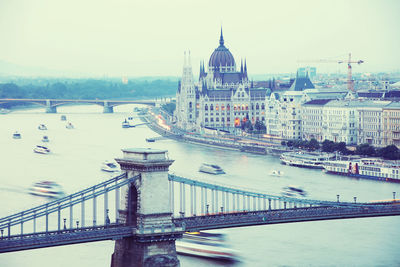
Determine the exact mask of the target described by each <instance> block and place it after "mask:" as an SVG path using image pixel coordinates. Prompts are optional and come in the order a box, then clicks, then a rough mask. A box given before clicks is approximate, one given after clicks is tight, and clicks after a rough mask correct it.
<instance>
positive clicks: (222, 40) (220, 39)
mask: <svg viewBox="0 0 400 267" xmlns="http://www.w3.org/2000/svg"><path fill="white" fill-rule="evenodd" d="M219 45H220V46H224V36H223V35H222V26H221V36H220V37H219Z"/></svg>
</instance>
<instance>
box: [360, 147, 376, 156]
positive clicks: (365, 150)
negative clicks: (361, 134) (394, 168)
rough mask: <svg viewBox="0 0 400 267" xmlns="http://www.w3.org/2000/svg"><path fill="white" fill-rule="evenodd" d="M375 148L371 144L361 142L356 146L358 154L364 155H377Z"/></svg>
mask: <svg viewBox="0 0 400 267" xmlns="http://www.w3.org/2000/svg"><path fill="white" fill-rule="evenodd" d="M375 153H376V151H375V148H374V147H373V146H371V145H370V144H361V145H358V146H357V148H356V154H357V155H363V156H370V157H371V156H375Z"/></svg>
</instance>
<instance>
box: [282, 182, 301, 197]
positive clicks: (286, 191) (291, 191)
mask: <svg viewBox="0 0 400 267" xmlns="http://www.w3.org/2000/svg"><path fill="white" fill-rule="evenodd" d="M281 193H282V196H284V197H305V196H307V192H306V191H305V190H304V189H303V188H301V187H300V186H297V185H288V186H285V187H284V188H282V191H281Z"/></svg>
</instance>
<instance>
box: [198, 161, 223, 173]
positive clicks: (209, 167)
mask: <svg viewBox="0 0 400 267" xmlns="http://www.w3.org/2000/svg"><path fill="white" fill-rule="evenodd" d="M199 172H205V173H209V174H224V173H225V172H224V170H222V168H221V167H220V166H218V165H215V164H207V163H203V164H202V165H201V166H200V168H199Z"/></svg>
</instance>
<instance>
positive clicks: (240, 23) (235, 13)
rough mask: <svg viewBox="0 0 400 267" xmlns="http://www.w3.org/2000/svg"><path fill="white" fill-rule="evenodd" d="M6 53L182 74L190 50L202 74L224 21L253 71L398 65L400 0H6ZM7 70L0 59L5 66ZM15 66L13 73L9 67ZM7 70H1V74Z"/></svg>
mask: <svg viewBox="0 0 400 267" xmlns="http://www.w3.org/2000/svg"><path fill="white" fill-rule="evenodd" d="M0 10H1V11H0V30H1V32H2V35H3V40H6V41H5V42H1V43H0V51H2V53H1V56H0V61H2V62H9V63H11V64H15V65H20V66H26V67H31V68H37V69H38V72H40V71H41V70H51V71H52V72H54V73H55V74H57V73H58V75H59V74H64V75H65V76H104V75H106V76H180V75H181V72H182V64H183V54H184V51H189V50H190V52H191V61H192V67H193V71H194V75H195V76H197V75H198V71H199V64H200V61H204V62H205V63H206V64H208V60H209V57H210V55H211V53H212V52H213V50H214V49H215V48H216V47H217V46H218V40H219V34H220V28H221V26H222V28H223V33H224V39H225V45H226V47H227V48H228V49H229V50H230V51H231V52H232V54H233V56H234V58H235V60H236V65H237V66H239V67H240V60H242V59H243V60H244V59H246V61H247V66H248V72H249V75H250V76H251V75H252V74H253V75H254V74H269V73H295V72H296V69H297V68H298V67H301V66H305V65H313V66H316V67H317V72H336V73H337V72H339V73H343V74H345V73H346V71H347V68H346V66H345V65H344V64H334V63H312V62H310V63H302V64H300V63H299V61H301V60H310V61H313V60H315V61H317V60H321V59H324V60H333V61H334V60H340V59H347V57H348V53H350V52H351V53H352V56H353V58H354V59H355V60H358V59H361V60H364V61H365V63H364V64H361V65H357V66H354V68H353V71H354V72H390V71H399V69H400V67H399V64H398V62H399V61H400V56H399V55H398V54H397V53H396V52H397V51H396V49H397V48H398V47H399V46H400V36H399V34H398V30H397V27H398V26H399V25H400V18H399V17H398V16H397V13H396V12H397V11H398V10H400V3H399V2H397V1H391V0H385V1H334V2H333V1H310V0H307V1H301V2H297V1H282V2H280V3H274V2H269V1H267V2H265V1H250V2H246V4H244V3H242V2H238V1H232V2H229V1H218V2H211V1H202V2H187V1H182V0H174V1H168V2H158V1H155V0H154V1H146V2H144V1H143V2H130V1H126V0H119V1H113V2H108V1H103V2H101V1H100V2H99V1H85V2H78V1H75V0H73V1H68V2H62V1H50V0H39V1H35V2H31V1H24V0H21V1H10V0H5V1H2V2H1V3H0ZM6 71H7V70H4V68H3V69H1V68H0V72H4V74H12V73H6ZM9 72H12V70H11V71H9ZM0 74H1V73H0Z"/></svg>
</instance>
